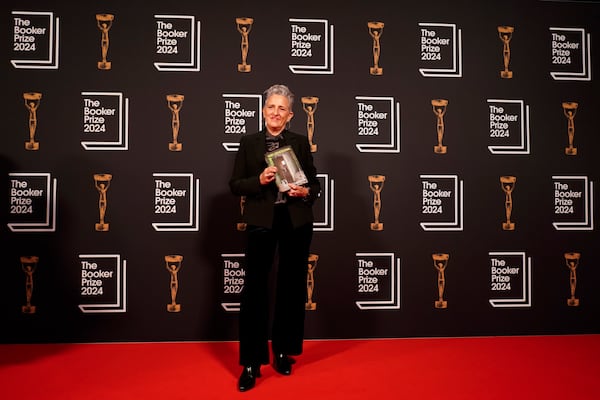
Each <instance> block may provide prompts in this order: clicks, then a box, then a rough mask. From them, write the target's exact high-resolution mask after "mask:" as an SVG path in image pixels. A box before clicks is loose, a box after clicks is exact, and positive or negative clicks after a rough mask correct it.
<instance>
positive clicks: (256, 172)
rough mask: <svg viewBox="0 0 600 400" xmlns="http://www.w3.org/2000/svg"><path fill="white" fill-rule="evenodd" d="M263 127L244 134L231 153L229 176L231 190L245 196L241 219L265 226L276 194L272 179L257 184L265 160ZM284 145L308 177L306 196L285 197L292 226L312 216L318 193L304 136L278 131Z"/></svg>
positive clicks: (269, 217) (271, 221)
mask: <svg viewBox="0 0 600 400" xmlns="http://www.w3.org/2000/svg"><path fill="white" fill-rule="evenodd" d="M265 135H266V131H265V130H264V129H263V130H262V131H260V132H257V133H253V134H249V135H244V136H242V138H241V140H240V146H239V149H238V151H237V154H236V157H235V163H234V166H233V172H232V174H231V179H230V180H229V187H230V189H231V192H232V193H233V194H234V195H236V196H245V203H244V209H243V215H242V220H243V221H244V222H246V223H247V224H248V225H256V226H261V227H265V228H272V227H273V207H274V205H275V200H276V198H277V191H278V189H277V185H276V184H275V181H273V182H271V183H269V184H268V185H261V184H260V178H259V176H260V174H261V173H262V172H263V170H264V169H265V168H266V167H267V162H266V161H265V152H266V150H265V149H266V136H265ZM281 135H282V138H283V143H282V144H281V145H282V146H284V145H290V146H291V147H292V148H293V149H294V152H295V153H296V157H297V158H298V162H299V163H300V165H301V166H302V169H303V170H304V174H305V175H306V178H307V179H308V183H307V184H306V185H305V186H307V187H308V188H309V189H310V192H309V195H308V197H307V198H299V197H287V203H286V205H287V207H288V210H289V213H290V217H291V220H292V224H293V226H294V227H295V228H296V227H299V226H302V225H305V224H308V223H312V222H313V220H314V217H313V212H312V205H313V203H314V201H315V199H316V198H317V197H319V195H320V193H321V183H320V182H319V180H318V179H317V170H316V168H315V166H314V164H313V156H312V153H311V152H310V144H309V142H308V138H307V137H306V136H304V135H299V134H297V133H294V132H290V131H288V130H284V131H283V132H282V133H281Z"/></svg>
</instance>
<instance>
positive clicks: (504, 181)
mask: <svg viewBox="0 0 600 400" xmlns="http://www.w3.org/2000/svg"><path fill="white" fill-rule="evenodd" d="M516 182H517V177H516V176H501V177H500V184H501V185H502V190H503V191H504V194H505V200H504V209H505V211H506V222H503V223H502V229H504V230H505V231H514V230H515V223H514V222H511V221H510V217H511V214H512V208H513V200H512V192H513V190H514V189H515V183H516Z"/></svg>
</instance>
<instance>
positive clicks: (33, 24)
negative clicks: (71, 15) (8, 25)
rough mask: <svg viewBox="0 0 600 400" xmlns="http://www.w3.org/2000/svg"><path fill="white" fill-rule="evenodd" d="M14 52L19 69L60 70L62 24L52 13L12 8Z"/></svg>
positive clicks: (15, 62)
mask: <svg viewBox="0 0 600 400" xmlns="http://www.w3.org/2000/svg"><path fill="white" fill-rule="evenodd" d="M12 15H13V23H14V25H13V54H14V56H15V57H20V58H14V59H12V60H10V63H11V64H12V65H13V67H15V68H17V69H58V50H59V49H58V47H59V37H60V23H59V19H58V17H56V18H54V13H52V12H38V11H13V12H12Z"/></svg>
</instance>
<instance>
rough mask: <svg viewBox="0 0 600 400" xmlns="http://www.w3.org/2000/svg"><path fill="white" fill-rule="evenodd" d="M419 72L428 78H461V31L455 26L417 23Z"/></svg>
mask: <svg viewBox="0 0 600 400" xmlns="http://www.w3.org/2000/svg"><path fill="white" fill-rule="evenodd" d="M419 27H420V28H419V29H420V37H421V42H420V47H419V48H420V57H419V59H420V60H421V68H419V72H420V73H421V75H423V76H424V77H430V78H461V77H462V31H461V29H459V28H457V26H456V24H449V23H425V22H420V23H419Z"/></svg>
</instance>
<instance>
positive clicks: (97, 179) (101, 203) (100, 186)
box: [94, 174, 112, 232]
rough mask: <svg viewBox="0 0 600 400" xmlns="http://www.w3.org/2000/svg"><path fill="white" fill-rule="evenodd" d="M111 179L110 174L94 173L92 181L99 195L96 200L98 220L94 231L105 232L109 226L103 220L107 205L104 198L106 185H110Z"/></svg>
mask: <svg viewBox="0 0 600 400" xmlns="http://www.w3.org/2000/svg"><path fill="white" fill-rule="evenodd" d="M111 180H112V175H111V174H94V183H95V185H96V189H97V190H98V193H99V195H100V199H99V200H98V210H99V212H100V220H99V221H98V223H96V231H98V232H106V231H108V228H109V224H108V222H104V216H105V215H106V208H107V206H108V202H107V200H106V192H107V190H108V187H109V186H110V181H111Z"/></svg>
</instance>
